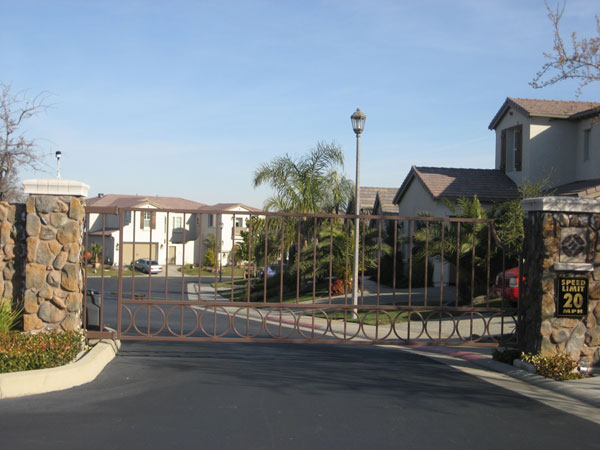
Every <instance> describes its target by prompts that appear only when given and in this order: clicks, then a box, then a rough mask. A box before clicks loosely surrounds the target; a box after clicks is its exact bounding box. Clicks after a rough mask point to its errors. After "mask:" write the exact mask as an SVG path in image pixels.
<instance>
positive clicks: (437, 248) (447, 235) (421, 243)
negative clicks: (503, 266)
mask: <svg viewBox="0 0 600 450" xmlns="http://www.w3.org/2000/svg"><path fill="white" fill-rule="evenodd" d="M444 204H445V206H446V207H447V208H448V209H449V210H450V212H451V215H452V216H453V217H456V218H462V219H481V221H477V222H461V223H460V235H459V234H458V229H459V228H458V226H457V225H456V224H452V223H450V222H447V223H443V222H430V223H429V225H428V226H425V227H421V228H420V229H418V230H417V231H416V232H415V234H414V240H415V246H416V250H415V253H414V255H415V258H416V259H417V260H422V259H423V258H425V257H426V256H429V257H432V256H437V257H440V258H443V259H444V260H446V261H447V262H449V263H450V264H453V265H455V266H456V263H457V258H458V267H457V270H458V271H459V293H460V295H461V297H462V298H463V300H465V301H466V300H469V299H470V298H471V297H472V296H474V295H478V294H481V293H485V292H486V290H487V286H486V282H485V281H486V271H487V262H488V251H487V245H488V222H487V221H485V219H487V218H488V213H487V211H486V210H485V208H484V207H483V206H482V205H481V203H480V202H479V199H478V198H477V196H474V197H473V198H472V199H470V198H459V199H458V200H457V201H456V205H454V204H453V203H452V202H450V201H448V200H447V199H444ZM421 215H422V216H424V217H427V216H430V214H428V213H426V212H425V213H423V214H421ZM442 231H443V239H442ZM426 243H427V245H425V244H426ZM473 246H475V259H474V260H473ZM493 250H494V251H495V250H496V248H494V249H493ZM489 256H490V257H494V256H495V255H494V253H492V254H491V255H489ZM473 269H474V270H475V280H474V281H475V292H473V293H472V292H471V282H472V280H471V278H472V270H473Z"/></svg>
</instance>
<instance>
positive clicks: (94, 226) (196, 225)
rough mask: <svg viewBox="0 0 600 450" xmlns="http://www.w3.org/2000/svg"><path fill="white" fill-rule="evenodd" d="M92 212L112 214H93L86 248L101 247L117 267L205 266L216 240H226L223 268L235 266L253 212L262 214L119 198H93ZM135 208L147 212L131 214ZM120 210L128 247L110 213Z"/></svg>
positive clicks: (235, 207) (180, 201) (226, 206)
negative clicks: (144, 263) (142, 261)
mask: <svg viewBox="0 0 600 450" xmlns="http://www.w3.org/2000/svg"><path fill="white" fill-rule="evenodd" d="M86 207H87V208H88V211H94V208H97V209H98V208H103V209H105V211H106V212H107V213H105V214H101V213H94V212H91V213H90V215H89V237H88V242H87V243H86V242H84V245H86V246H87V248H88V250H89V249H91V247H92V245H93V244H95V243H97V244H100V245H101V246H102V248H103V250H104V263H106V264H111V265H112V264H114V265H117V264H118V263H119V261H120V259H119V258H120V257H122V261H123V264H124V265H129V264H130V263H131V262H132V261H135V260H136V259H139V258H149V257H151V258H152V259H154V260H156V261H158V263H159V264H163V265H164V264H166V263H168V264H172V265H176V266H180V265H182V264H199V263H201V262H202V260H203V258H204V254H205V252H206V245H205V241H206V238H207V237H208V236H209V235H210V234H213V235H214V236H215V240H216V239H217V237H219V238H220V240H221V245H220V247H217V250H220V251H219V253H220V254H219V256H220V258H221V264H223V265H225V264H227V263H228V262H229V261H230V260H231V252H232V249H234V248H235V245H236V244H237V243H239V242H240V241H241V240H242V235H241V232H242V231H244V230H246V228H245V227H246V219H247V218H248V217H249V215H248V212H250V211H258V210H257V209H255V208H252V207H250V206H245V205H242V204H239V203H219V204H216V205H205V204H203V203H198V202H194V201H192V200H187V199H184V198H179V197H159V196H154V197H153V196H140V195H117V194H107V195H104V194H99V195H98V197H93V198H89V199H87V200H86ZM132 208H135V209H142V210H143V211H130V209H132ZM116 209H120V210H124V211H125V212H124V217H123V219H124V220H123V242H122V243H120V242H119V215H118V214H116V213H112V214H111V213H110V211H111V210H116ZM128 210H129V211H128ZM145 210H147V211H145ZM165 210H168V211H165ZM182 211H186V212H182ZM219 212H220V214H219ZM236 213H238V214H236ZM244 213H246V214H244Z"/></svg>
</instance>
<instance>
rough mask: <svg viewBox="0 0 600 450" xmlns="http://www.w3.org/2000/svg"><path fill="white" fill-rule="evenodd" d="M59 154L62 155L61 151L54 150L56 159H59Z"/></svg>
mask: <svg viewBox="0 0 600 450" xmlns="http://www.w3.org/2000/svg"><path fill="white" fill-rule="evenodd" d="M61 156H62V153H61V152H60V151H58V152H56V159H60V157H61Z"/></svg>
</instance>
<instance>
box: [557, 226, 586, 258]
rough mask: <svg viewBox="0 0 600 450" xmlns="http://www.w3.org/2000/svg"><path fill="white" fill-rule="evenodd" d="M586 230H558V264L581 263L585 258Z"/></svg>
mask: <svg viewBox="0 0 600 450" xmlns="http://www.w3.org/2000/svg"><path fill="white" fill-rule="evenodd" d="M587 246H588V239H587V230H586V229H585V228H575V227H565V228H561V230H560V251H559V260H560V262H572V263H583V262H586V257H587Z"/></svg>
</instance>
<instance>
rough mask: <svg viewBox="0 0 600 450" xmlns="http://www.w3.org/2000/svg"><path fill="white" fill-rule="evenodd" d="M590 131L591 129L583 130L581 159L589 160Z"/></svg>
mask: <svg viewBox="0 0 600 450" xmlns="http://www.w3.org/2000/svg"><path fill="white" fill-rule="evenodd" d="M590 133H591V130H583V160H584V161H589V160H590Z"/></svg>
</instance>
